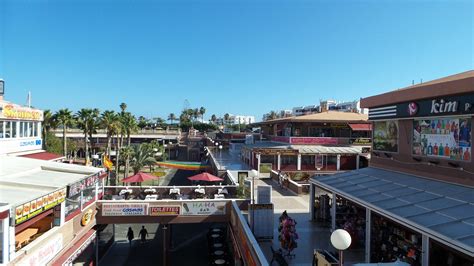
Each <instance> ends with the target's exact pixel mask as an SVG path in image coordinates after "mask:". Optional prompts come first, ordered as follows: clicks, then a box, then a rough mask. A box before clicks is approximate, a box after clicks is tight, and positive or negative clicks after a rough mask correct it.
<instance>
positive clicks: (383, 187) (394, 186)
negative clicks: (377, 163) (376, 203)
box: [370, 181, 401, 192]
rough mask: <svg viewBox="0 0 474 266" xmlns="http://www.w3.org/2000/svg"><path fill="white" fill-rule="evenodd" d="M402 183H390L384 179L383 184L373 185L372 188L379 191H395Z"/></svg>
mask: <svg viewBox="0 0 474 266" xmlns="http://www.w3.org/2000/svg"><path fill="white" fill-rule="evenodd" d="M400 187H401V186H400V185H397V184H394V183H389V182H388V181H384V182H383V184H382V185H379V186H371V187H370V188H371V189H373V190H375V191H378V192H386V191H393V190H398V189H400Z"/></svg>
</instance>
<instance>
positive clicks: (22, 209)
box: [15, 188, 66, 224]
mask: <svg viewBox="0 0 474 266" xmlns="http://www.w3.org/2000/svg"><path fill="white" fill-rule="evenodd" d="M65 199H66V188H62V189H60V190H57V191H54V192H52V193H49V194H48V195H46V196H42V197H39V198H37V199H35V200H32V201H30V202H27V203H25V204H22V205H20V206H17V207H16V208H15V224H20V223H22V222H24V221H26V220H28V219H30V218H33V217H35V216H36V215H38V214H40V213H42V212H44V211H47V210H49V209H51V208H53V207H54V206H56V205H58V204H61V202H63V201H64V200H65Z"/></svg>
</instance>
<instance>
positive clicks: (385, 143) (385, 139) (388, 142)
mask: <svg viewBox="0 0 474 266" xmlns="http://www.w3.org/2000/svg"><path fill="white" fill-rule="evenodd" d="M373 142H374V150H376V151H385V152H398V122H397V121H380V122H374V141H373Z"/></svg>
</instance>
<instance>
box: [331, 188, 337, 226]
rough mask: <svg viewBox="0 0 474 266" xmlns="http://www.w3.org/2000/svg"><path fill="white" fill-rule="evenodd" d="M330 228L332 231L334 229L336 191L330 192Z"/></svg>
mask: <svg viewBox="0 0 474 266" xmlns="http://www.w3.org/2000/svg"><path fill="white" fill-rule="evenodd" d="M331 228H332V230H333V231H334V230H336V193H332V205H331Z"/></svg>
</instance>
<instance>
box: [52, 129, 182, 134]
mask: <svg viewBox="0 0 474 266" xmlns="http://www.w3.org/2000/svg"><path fill="white" fill-rule="evenodd" d="M52 132H53V133H58V134H62V133H63V130H62V129H54V130H52ZM67 132H68V133H83V130H82V129H78V128H71V129H68V130H67ZM96 132H97V133H96V134H106V133H107V131H106V130H105V129H98V130H96ZM132 135H181V130H180V129H168V130H166V129H140V130H138V131H136V132H134V133H132Z"/></svg>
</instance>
